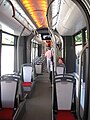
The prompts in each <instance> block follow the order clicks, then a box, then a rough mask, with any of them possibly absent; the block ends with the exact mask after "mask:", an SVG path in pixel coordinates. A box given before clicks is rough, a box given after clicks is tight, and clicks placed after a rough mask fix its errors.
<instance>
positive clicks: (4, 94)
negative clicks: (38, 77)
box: [1, 80, 18, 108]
mask: <svg viewBox="0 0 90 120" xmlns="http://www.w3.org/2000/svg"><path fill="white" fill-rule="evenodd" d="M17 84H18V82H17V81H15V80H13V81H12V80H1V104H2V107H3V108H14V102H15V96H16V91H17Z"/></svg>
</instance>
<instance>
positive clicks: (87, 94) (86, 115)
mask: <svg viewBox="0 0 90 120" xmlns="http://www.w3.org/2000/svg"><path fill="white" fill-rule="evenodd" d="M87 48H88V43H87V44H86V45H85V46H84V48H83V49H82V51H81V52H80V66H79V67H80V68H79V84H78V117H79V120H87V117H88V103H89V88H88V84H89V83H88V82H89V81H88V80H86V83H85V101H84V111H83V116H82V117H81V115H80V99H81V72H82V55H83V54H84V52H85V50H86V49H87ZM87 64H88V63H87Z"/></svg>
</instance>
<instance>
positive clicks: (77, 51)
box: [75, 45, 82, 74]
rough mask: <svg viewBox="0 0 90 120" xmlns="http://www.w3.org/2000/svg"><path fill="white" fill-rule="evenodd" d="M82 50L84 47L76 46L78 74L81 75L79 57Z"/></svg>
mask: <svg viewBox="0 0 90 120" xmlns="http://www.w3.org/2000/svg"><path fill="white" fill-rule="evenodd" d="M81 50H82V45H77V46H75V53H76V73H77V74H79V58H80V57H79V56H80V52H81Z"/></svg>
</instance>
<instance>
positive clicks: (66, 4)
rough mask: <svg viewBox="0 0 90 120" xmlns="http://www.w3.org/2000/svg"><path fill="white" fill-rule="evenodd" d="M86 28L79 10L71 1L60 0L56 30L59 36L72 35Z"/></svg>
mask: <svg viewBox="0 0 90 120" xmlns="http://www.w3.org/2000/svg"><path fill="white" fill-rule="evenodd" d="M85 26H86V22H85V19H84V16H83V14H82V12H81V11H80V9H79V8H78V7H77V6H76V5H75V4H74V3H73V2H72V1H71V0H62V1H61V6H60V13H59V19H58V22H57V25H56V29H57V30H58V32H59V33H60V34H61V35H73V34H75V33H76V32H78V31H79V30H81V29H82V28H84V27H85Z"/></svg>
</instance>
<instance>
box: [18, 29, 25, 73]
mask: <svg viewBox="0 0 90 120" xmlns="http://www.w3.org/2000/svg"><path fill="white" fill-rule="evenodd" d="M24 30H25V27H24V28H23V29H22V31H21V33H20V35H19V37H18V40H17V73H19V71H20V56H19V45H20V38H21V35H22V33H23V31H24Z"/></svg>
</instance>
